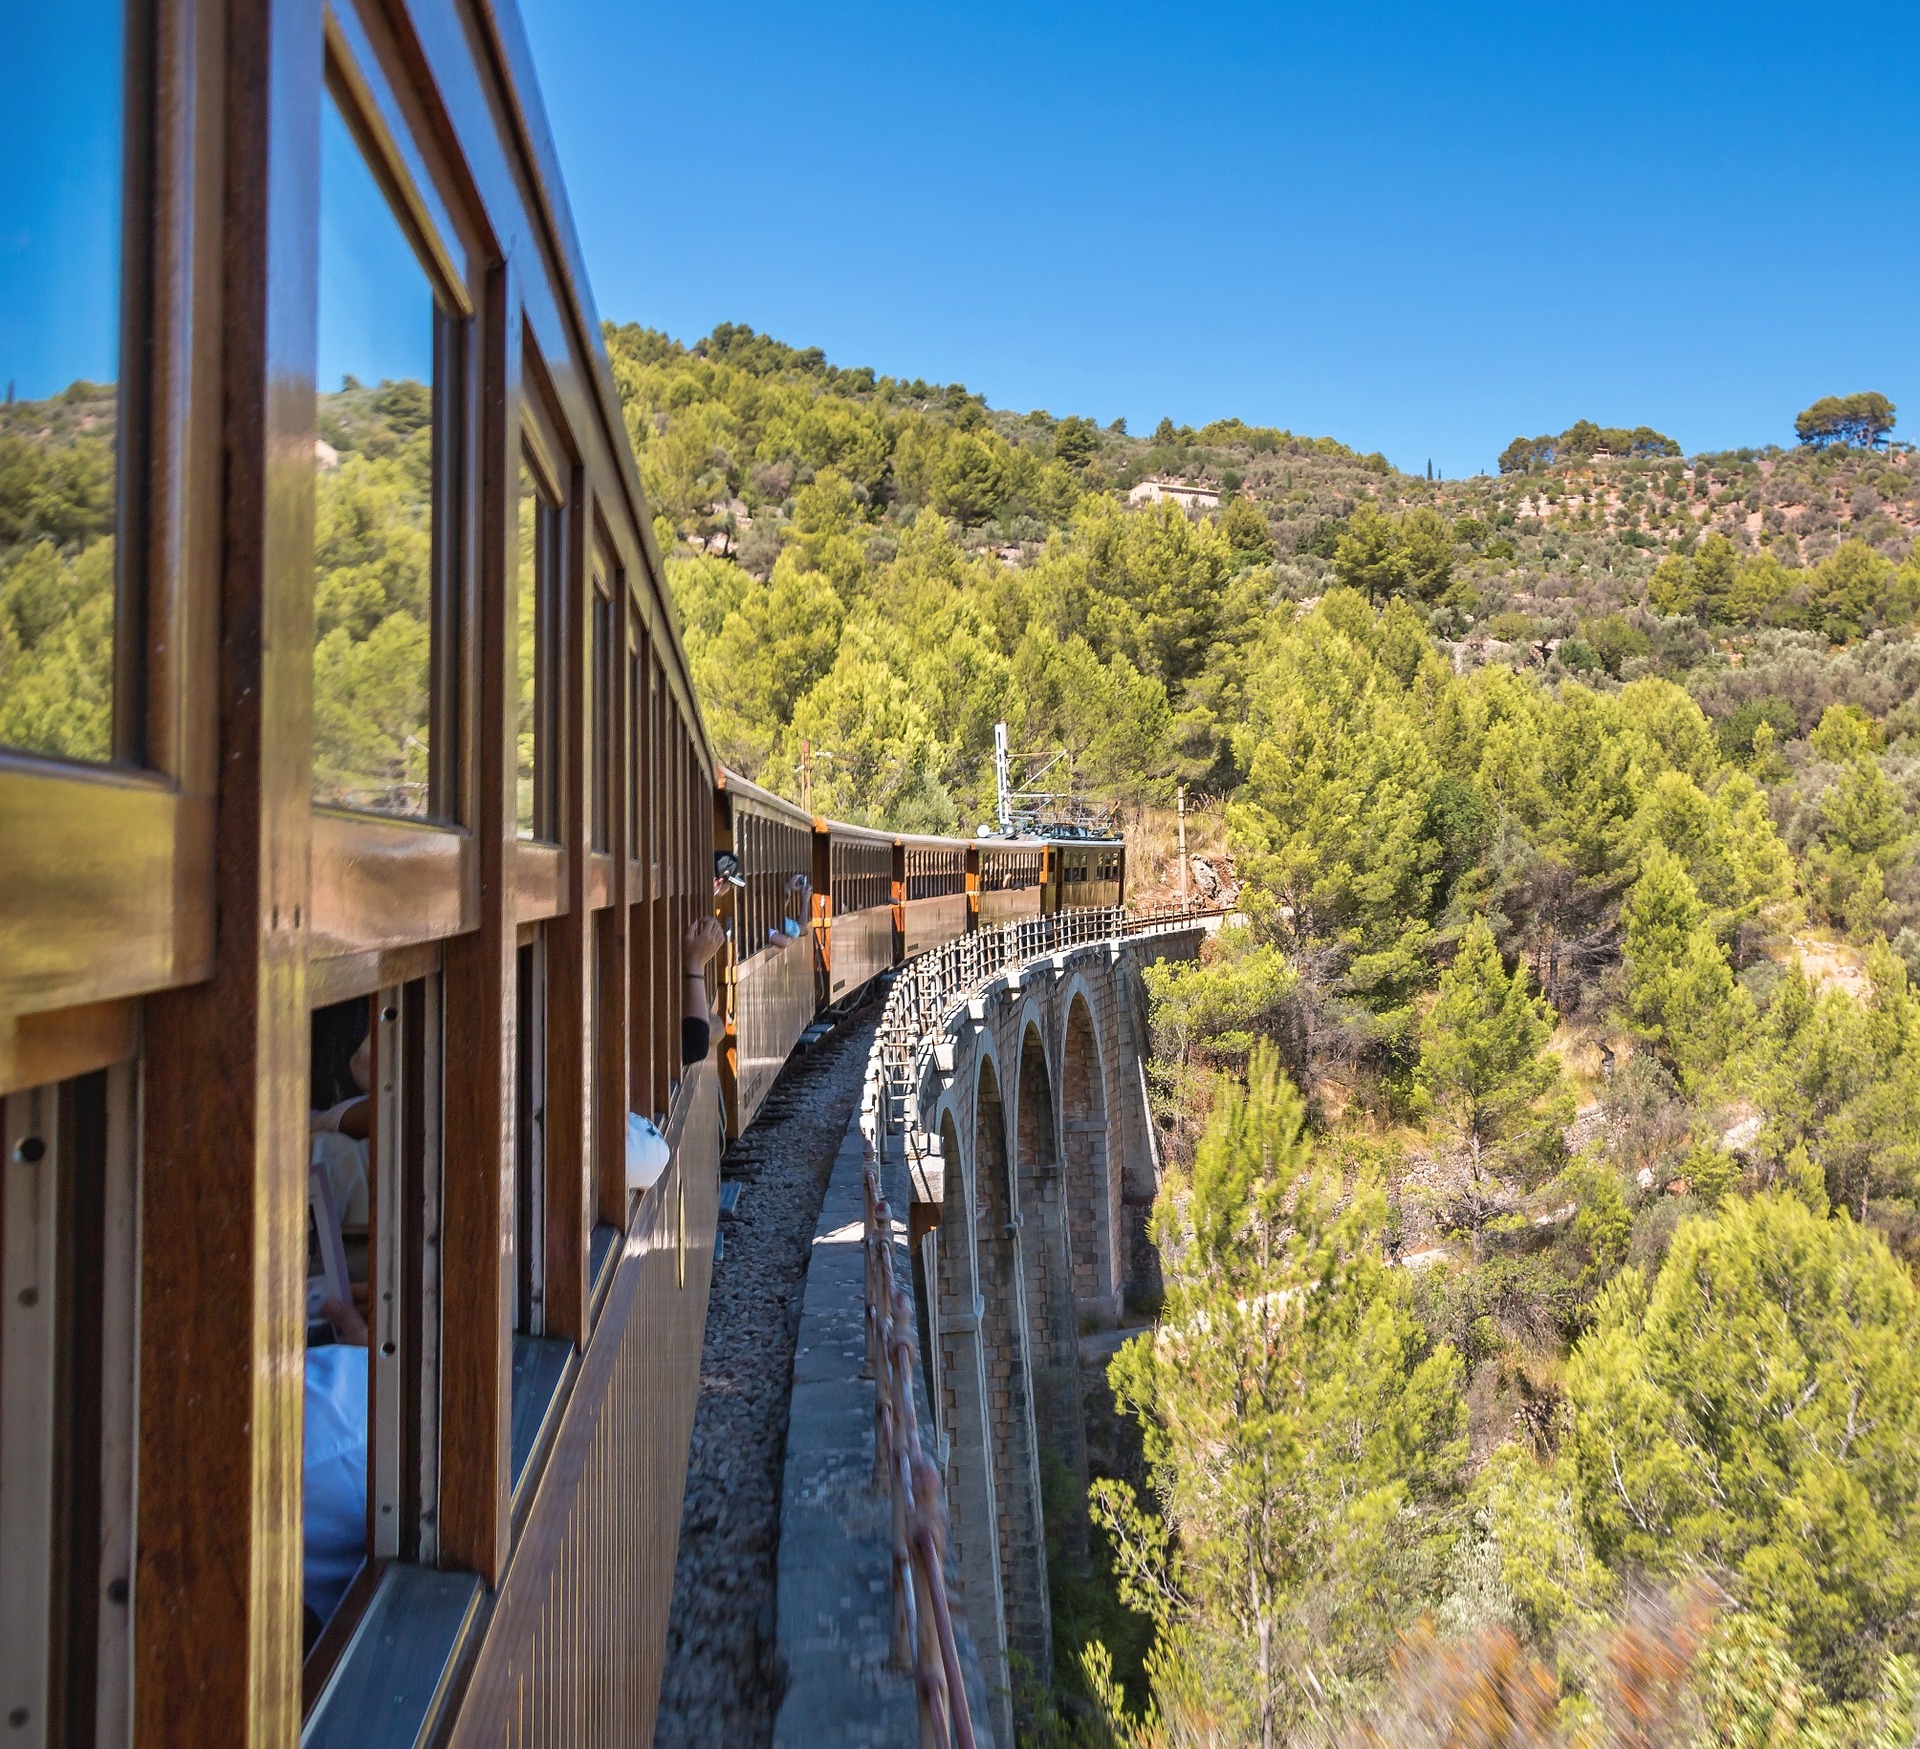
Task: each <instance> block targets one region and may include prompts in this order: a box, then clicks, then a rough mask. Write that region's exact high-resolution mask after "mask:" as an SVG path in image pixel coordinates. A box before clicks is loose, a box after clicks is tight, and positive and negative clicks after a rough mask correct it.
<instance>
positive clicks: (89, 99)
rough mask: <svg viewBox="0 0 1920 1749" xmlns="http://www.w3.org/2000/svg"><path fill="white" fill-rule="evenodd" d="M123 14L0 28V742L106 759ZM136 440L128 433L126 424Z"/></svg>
mask: <svg viewBox="0 0 1920 1749" xmlns="http://www.w3.org/2000/svg"><path fill="white" fill-rule="evenodd" d="M126 38H127V29H126V19H125V12H124V8H123V6H122V5H121V4H120V3H119V0H77V3H76V4H73V5H62V6H53V7H47V6H25V5H21V6H9V7H7V8H6V9H5V13H4V17H0V65H4V66H5V67H6V68H7V90H8V94H9V95H8V101H7V102H6V104H5V105H3V106H0V161H3V162H4V163H5V164H6V166H7V175H6V178H5V180H4V184H0V238H4V239H5V242H4V244H3V245H0V376H4V378H5V379H6V386H5V396H6V400H5V405H4V406H0V745H4V746H8V747H17V748H21V749H24V750H26V751H28V752H33V753H53V754H61V755H65V756H66V757H68V758H72V759H86V760H104V759H107V758H109V757H110V756H111V755H112V752H113V739H114V735H113V731H114V723H113V712H114V702H115V696H114V695H115V680H114V625H115V617H116V614H115V597H116V593H117V590H116V581H117V579H116V563H115V552H116V546H117V544H118V545H120V546H124V547H125V548H126V550H127V551H128V552H129V553H131V552H132V551H133V550H134V543H133V542H131V541H127V542H122V543H116V541H115V533H114V531H115V513H116V508H117V501H118V499H119V497H120V495H121V494H120V491H119V486H120V480H119V474H120V472H121V464H122V443H121V430H122V424H123V419H124V412H125V410H124V408H123V397H122V395H121V391H120V383H119V376H120V363H121V352H122V346H121V323H122V314H121V297H120V288H121V278H122V275H121V261H122V237H121V225H122V215H123V210H124V207H125V205H126V204H127V203H123V200H122V184H123V179H124V169H123V161H124V157H125V133H126V129H125V122H124V112H123V96H122V93H123V91H124V90H125V87H126V72H125V66H124V60H125V44H126ZM129 429H130V427H129Z"/></svg>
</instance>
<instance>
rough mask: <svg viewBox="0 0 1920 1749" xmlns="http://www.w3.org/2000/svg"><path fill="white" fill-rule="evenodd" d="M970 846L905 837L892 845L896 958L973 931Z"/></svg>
mask: <svg viewBox="0 0 1920 1749" xmlns="http://www.w3.org/2000/svg"><path fill="white" fill-rule="evenodd" d="M973 849H974V847H973V841H972V840H971V839H967V838H933V837H923V836H916V835H908V836H906V837H902V838H899V839H896V840H895V850H894V861H895V866H894V880H895V883H896V885H897V886H898V888H899V892H900V899H899V903H898V906H897V911H898V916H897V919H896V926H897V928H898V930H899V933H900V954H901V957H902V958H903V959H912V958H913V957H914V955H915V954H921V953H925V952H926V951H927V949H928V948H930V947H938V946H939V945H940V944H941V943H942V942H944V941H951V940H953V938H954V937H955V936H957V935H965V934H966V932H967V931H968V930H969V929H970V928H972V927H973V888H974V881H975V871H974V869H973V865H972V864H973Z"/></svg>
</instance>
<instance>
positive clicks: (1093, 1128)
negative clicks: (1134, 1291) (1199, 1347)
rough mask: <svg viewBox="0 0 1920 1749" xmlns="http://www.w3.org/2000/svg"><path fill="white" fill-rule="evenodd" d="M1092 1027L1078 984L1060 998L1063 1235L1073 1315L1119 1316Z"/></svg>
mask: <svg viewBox="0 0 1920 1749" xmlns="http://www.w3.org/2000/svg"><path fill="white" fill-rule="evenodd" d="M1106 1081H1107V1077H1106V1068H1105V1061H1104V1058H1103V1057H1102V1054H1101V1047H1100V1034H1099V1032H1098V1030H1097V1029H1096V1027H1095V1025H1094V1020H1093V1010H1092V1007H1091V1006H1090V1004H1089V1003H1088V1001H1087V995H1086V991H1085V990H1084V989H1076V990H1075V991H1074V992H1073V994H1072V996H1071V998H1070V999H1069V1002H1068V1007H1067V1026H1066V1032H1065V1034H1064V1036H1063V1038H1062V1040H1061V1046H1060V1118H1061V1123H1060V1128H1061V1138H1060V1142H1061V1153H1062V1155H1063V1157H1064V1159H1065V1177H1066V1198H1067V1241H1068V1250H1069V1254H1070V1256H1071V1257H1072V1260H1073V1296H1074V1300H1075V1302H1076V1305H1077V1307H1078V1309H1079V1312H1080V1314H1081V1315H1082V1316H1083V1317H1087V1318H1091V1319H1095V1320H1097V1321H1099V1322H1101V1323H1109V1324H1110V1323H1116V1322H1118V1320H1119V1317H1120V1310H1121V1306H1120V1297H1121V1296H1120V1291H1119V1282H1120V1270H1119V1269H1118V1267H1117V1266H1116V1263H1115V1258H1114V1236H1115V1234H1116V1233H1117V1232H1118V1231H1119V1229H1120V1182H1119V1179H1118V1178H1117V1177H1116V1176H1115V1174H1114V1173H1113V1172H1112V1171H1111V1170H1110V1169H1109V1164H1108V1162H1109V1153H1108V1139H1107V1086H1106Z"/></svg>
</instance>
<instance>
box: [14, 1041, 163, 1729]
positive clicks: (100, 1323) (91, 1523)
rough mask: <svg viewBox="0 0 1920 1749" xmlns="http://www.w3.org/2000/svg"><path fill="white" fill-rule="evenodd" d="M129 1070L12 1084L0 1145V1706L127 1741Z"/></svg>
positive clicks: (132, 1268)
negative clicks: (1, 1582)
mask: <svg viewBox="0 0 1920 1749" xmlns="http://www.w3.org/2000/svg"><path fill="white" fill-rule="evenodd" d="M132 1095H133V1073H132V1070H131V1069H129V1068H118V1069H111V1070H106V1071H102V1072H99V1073H95V1074H91V1075H84V1076H81V1077H79V1078H78V1079H76V1080H73V1081H67V1082H63V1083H61V1084H59V1085H57V1086H47V1087H39V1088H34V1089H31V1090H29V1091H24V1092H19V1093H12V1094H9V1095H8V1096H7V1097H6V1099H5V1100H4V1101H0V1106H3V1107H4V1130H5V1153H4V1157H0V1173H4V1178H0V1452H4V1454H5V1461H4V1462H3V1463H0V1572H4V1573H5V1574H6V1585H5V1593H4V1595H3V1596H0V1712H4V1714H5V1716H6V1718H7V1722H8V1724H9V1726H10V1727H11V1728H12V1733H11V1735H10V1738H9V1741H12V1742H22V1743H47V1744H51V1743H91V1742H96V1741H98V1742H110V1741H112V1740H113V1739H114V1738H115V1737H116V1736H117V1737H118V1738H119V1739H120V1740H121V1741H126V1740H128V1738H129V1734H130V1732H131V1729H132V1717H131V1705H130V1703H131V1688H130V1679H131V1661H130V1656H129V1650H130V1634H131V1608H130V1605H129V1595H128V1594H129V1587H130V1585H131V1583H132V1578H133V1547H132V1542H133V1538H132V1511H133V1461H132V1452H133V1445H134V1429H135V1417H136V1408H135V1388H136V1387H135V1384H134V1345H135V1341H136V1337H135V1318H134V1291H135V1290H134V1284H135V1279H136V1259H135V1254H134V1248H135V1232H136V1226H135V1208H136V1204H137V1200H138V1192H137V1170H136V1167H135V1163H134V1161H135V1152H134V1142H133V1097H132Z"/></svg>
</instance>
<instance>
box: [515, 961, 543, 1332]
mask: <svg viewBox="0 0 1920 1749" xmlns="http://www.w3.org/2000/svg"><path fill="white" fill-rule="evenodd" d="M545 945H546V944H545V942H544V941H541V940H535V941H530V942H528V943H526V944H525V945H524V946H523V947H522V948H521V949H520V956H519V1003H520V1012H519V1025H518V1027H517V1028H516V1030H515V1038H516V1040H517V1050H516V1063H515V1076H516V1079H515V1085H514V1098H513V1111H514V1128H513V1137H514V1140H513V1185H514V1195H513V1208H514V1293H513V1327H514V1329H515V1330H517V1331H521V1332H524V1333H525V1334H527V1335H529V1336H538V1335H540V1334H541V1333H542V1332H543V1331H544V1330H545V1329H546V1317H545V1309H544V1305H543V1300H544V1297H545V1296H544V1292H543V1288H544V1280H543V1278H544V1275H545V1269H544V1265H545V1262H546V1246H545V1243H544V1236H545V1233H546V1225H547V1223H546V1185H547V1172H546V1165H547V1154H546V1147H545V1145H544V1144H545V1131H546V1084H547V1074H546V1070H547V1052H546V1024H545V1023H546V1008H547V1005H546V990H545V983H546V979H545V976H544V973H545V970H546V965H545V960H546V955H545V953H544V952H543V949H544V947H545Z"/></svg>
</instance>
